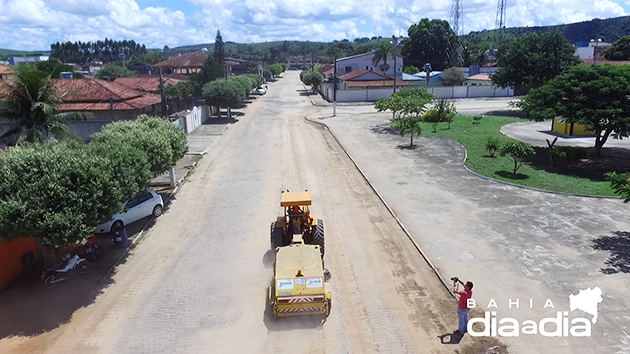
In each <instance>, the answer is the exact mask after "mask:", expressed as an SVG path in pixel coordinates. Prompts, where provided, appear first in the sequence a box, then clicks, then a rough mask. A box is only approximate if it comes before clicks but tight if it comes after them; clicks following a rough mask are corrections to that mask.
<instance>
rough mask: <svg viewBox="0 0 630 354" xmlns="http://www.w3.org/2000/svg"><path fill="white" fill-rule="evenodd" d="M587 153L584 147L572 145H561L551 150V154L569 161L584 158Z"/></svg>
mask: <svg viewBox="0 0 630 354" xmlns="http://www.w3.org/2000/svg"><path fill="white" fill-rule="evenodd" d="M587 154H588V153H587V152H586V150H585V149H582V148H578V147H573V146H561V147H558V148H555V149H552V150H551V156H552V157H554V158H559V159H563V160H566V161H570V162H575V161H579V160H581V159H583V158H586V155H587Z"/></svg>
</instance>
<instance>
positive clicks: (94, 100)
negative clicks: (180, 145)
mask: <svg viewBox="0 0 630 354" xmlns="http://www.w3.org/2000/svg"><path fill="white" fill-rule="evenodd" d="M53 83H54V85H55V89H56V90H57V92H58V93H59V94H60V95H64V94H68V96H67V97H66V99H65V101H64V103H62V104H61V105H60V106H59V109H61V110H62V111H68V112H70V111H78V112H89V113H92V114H93V115H94V120H98V121H109V122H111V121H117V120H131V119H135V118H136V117H137V116H139V115H141V114H150V115H160V114H161V113H162V112H161V98H160V96H159V95H154V94H150V93H146V92H142V91H139V90H134V89H132V88H129V87H127V86H124V85H121V84H118V83H115V82H108V81H104V80H98V79H92V78H85V79H53Z"/></svg>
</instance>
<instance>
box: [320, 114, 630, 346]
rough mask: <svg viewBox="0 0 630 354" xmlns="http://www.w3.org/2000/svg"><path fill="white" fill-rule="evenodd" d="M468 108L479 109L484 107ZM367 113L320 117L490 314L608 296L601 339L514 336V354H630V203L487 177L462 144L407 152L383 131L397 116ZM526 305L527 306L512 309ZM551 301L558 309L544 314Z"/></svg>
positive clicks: (522, 315) (422, 142) (519, 314)
mask: <svg viewBox="0 0 630 354" xmlns="http://www.w3.org/2000/svg"><path fill="white" fill-rule="evenodd" d="M464 104H467V107H471V109H475V110H478V109H479V108H478V107H475V106H477V102H475V101H473V102H470V103H464ZM361 108H362V109H363V111H362V113H361V114H356V113H353V112H352V111H351V110H349V109H347V107H344V108H343V109H342V110H341V111H340V114H338V116H337V117H336V118H332V117H330V116H331V111H330V109H325V110H321V111H320V112H319V114H318V116H319V117H320V119H316V120H317V121H320V122H324V123H326V124H327V125H328V126H329V127H330V130H331V131H332V132H333V133H334V134H335V135H336V136H337V137H338V138H339V140H340V141H341V143H342V144H343V145H344V147H345V148H346V149H347V150H348V151H349V153H350V154H351V155H352V156H353V158H354V159H355V160H356V161H357V163H358V165H359V166H360V167H361V168H362V169H363V170H364V172H365V173H366V175H367V176H368V178H369V179H370V180H371V181H372V183H374V185H375V186H376V189H377V190H378V191H379V192H380V193H382V195H383V196H384V198H385V200H386V201H387V202H388V203H389V204H390V205H391V206H392V208H393V209H394V210H395V212H396V214H397V215H398V216H399V218H400V219H401V220H402V222H403V223H404V224H405V226H406V227H407V228H408V229H409V230H410V232H411V234H412V235H413V236H414V238H415V240H416V241H417V242H418V243H419V244H420V245H421V247H423V249H424V250H425V251H426V252H427V253H428V255H429V258H430V259H431V260H432V261H433V262H434V264H435V265H436V266H437V267H438V269H439V270H440V271H441V273H442V274H443V276H445V277H450V276H460V277H465V278H466V279H471V280H473V281H474V282H475V289H474V290H473V291H474V293H475V296H474V297H475V298H476V299H477V301H479V303H480V304H481V305H482V306H483V307H486V308H487V305H488V303H489V301H490V299H495V300H496V302H497V304H498V307H499V308H498V309H497V313H498V315H497V316H498V318H501V317H506V316H510V317H514V318H517V319H520V321H523V320H526V319H538V320H540V319H542V318H545V317H555V316H556V311H569V294H578V292H579V290H584V289H587V288H589V287H596V286H597V287H599V288H601V289H602V291H603V299H604V300H603V301H602V303H601V304H599V320H598V321H597V323H596V324H594V325H593V336H592V338H572V337H570V338H545V337H542V336H540V335H537V336H533V335H532V336H520V337H519V338H508V339H505V341H506V343H507V344H510V345H511V350H513V351H515V352H518V353H540V354H546V353H628V350H629V346H628V343H630V336H629V335H628V334H630V317H629V316H628V313H629V311H630V300H628V297H627V296H626V294H627V293H628V291H630V285H629V284H630V274H628V269H630V268H629V264H630V255H629V254H628V242H629V241H628V240H629V238H628V237H629V235H630V205H628V204H623V203H622V202H621V200H618V199H617V200H611V199H595V198H581V197H567V196H560V195H554V194H549V193H540V192H534V191H530V190H525V189H521V188H517V187H512V186H507V185H504V184H499V183H494V182H490V181H486V180H483V179H481V178H478V177H476V176H474V175H472V174H470V173H469V172H467V171H466V170H465V169H464V167H463V165H462V160H463V158H464V150H463V149H462V148H461V146H460V145H458V144H456V143H453V142H451V141H448V140H442V139H431V138H424V137H421V138H419V139H417V141H416V139H414V141H416V144H417V145H418V146H417V149H415V150H411V149H401V148H400V146H403V145H408V144H409V138H408V137H401V136H400V135H398V134H394V135H392V134H387V133H385V132H383V131H382V130H378V129H374V128H375V127H378V126H383V125H386V124H387V123H388V122H389V120H390V118H391V115H390V114H387V113H375V111H374V110H372V111H371V112H370V110H369V109H368V108H364V107H361ZM488 119H490V118H488ZM517 298H518V299H520V308H519V309H516V308H515V306H514V307H513V308H512V309H509V306H508V301H510V299H512V300H516V299H517ZM548 298H550V299H551V300H552V302H553V304H555V305H556V307H555V309H551V308H548V309H543V307H544V304H545V301H546V299H548ZM529 299H533V301H534V305H533V309H529ZM576 316H580V317H586V318H589V319H590V318H591V317H592V316H591V315H588V314H586V313H584V312H581V311H575V312H572V313H571V315H570V318H574V317H576ZM549 327H550V328H551V326H549Z"/></svg>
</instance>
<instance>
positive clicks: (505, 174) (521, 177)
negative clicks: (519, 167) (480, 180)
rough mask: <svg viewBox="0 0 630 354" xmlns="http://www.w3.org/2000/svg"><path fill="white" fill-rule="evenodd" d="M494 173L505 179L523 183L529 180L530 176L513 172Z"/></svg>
mask: <svg viewBox="0 0 630 354" xmlns="http://www.w3.org/2000/svg"><path fill="white" fill-rule="evenodd" d="M494 173H496V174H497V175H499V176H501V177H503V178H509V179H513V180H520V181H523V180H526V179H528V178H529V176H528V175H524V174H522V173H517V174H513V173H512V172H511V171H495V172H494Z"/></svg>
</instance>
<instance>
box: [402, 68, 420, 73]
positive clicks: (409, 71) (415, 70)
mask: <svg viewBox="0 0 630 354" xmlns="http://www.w3.org/2000/svg"><path fill="white" fill-rule="evenodd" d="M403 72H404V73H405V74H409V75H413V74H417V73H419V72H420V69H418V68H416V67H415V66H405V68H404V69H403Z"/></svg>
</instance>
